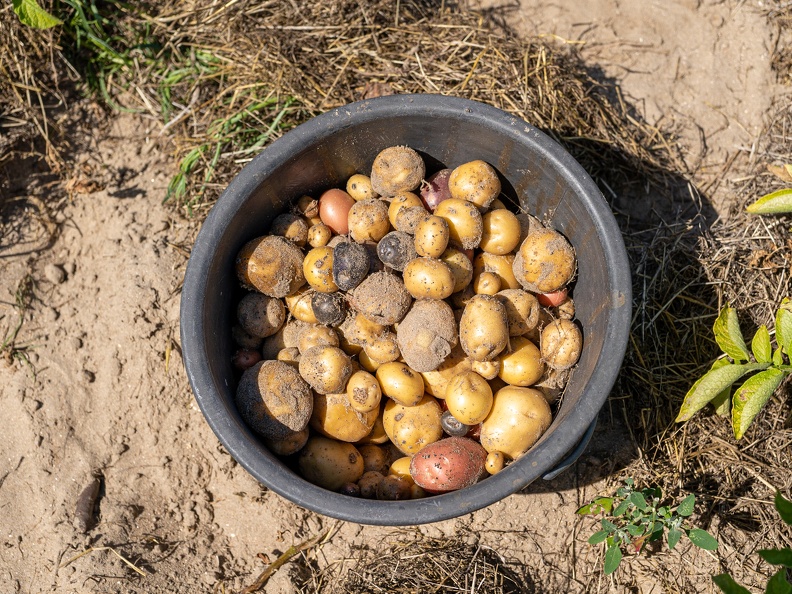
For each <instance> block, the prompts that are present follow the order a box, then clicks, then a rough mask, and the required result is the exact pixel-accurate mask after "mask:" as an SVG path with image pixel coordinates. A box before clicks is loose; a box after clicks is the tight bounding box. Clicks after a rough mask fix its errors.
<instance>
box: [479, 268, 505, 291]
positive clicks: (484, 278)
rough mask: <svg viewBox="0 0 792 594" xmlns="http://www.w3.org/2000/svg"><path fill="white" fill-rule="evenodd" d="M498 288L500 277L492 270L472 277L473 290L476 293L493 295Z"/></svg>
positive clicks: (499, 286)
mask: <svg viewBox="0 0 792 594" xmlns="http://www.w3.org/2000/svg"><path fill="white" fill-rule="evenodd" d="M500 288H501V280H500V277H499V276H498V275H497V274H495V273H494V272H487V271H484V272H482V273H480V274H478V275H477V276H474V277H473V290H474V291H475V292H476V294H477V295H494V294H495V293H497V292H498V291H500Z"/></svg>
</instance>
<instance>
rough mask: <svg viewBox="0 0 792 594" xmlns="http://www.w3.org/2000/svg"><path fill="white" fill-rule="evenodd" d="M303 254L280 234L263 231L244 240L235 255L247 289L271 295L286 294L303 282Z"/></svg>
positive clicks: (240, 279)
mask: <svg viewBox="0 0 792 594" xmlns="http://www.w3.org/2000/svg"><path fill="white" fill-rule="evenodd" d="M302 265H303V254H302V252H301V251H300V248H298V247H297V246H296V245H294V244H293V243H292V242H291V241H289V240H288V239H286V238H285V237H281V236H279V235H265V236H264V237H257V238H256V239H253V240H251V241H249V242H247V243H246V244H245V245H244V246H242V249H241V250H240V251H239V254H238V255H237V258H236V272H237V276H238V277H239V281H240V282H241V283H242V286H243V287H245V288H246V289H256V290H257V291H260V292H262V293H264V294H265V295H269V296H270V297H285V296H286V295H290V294H291V293H294V292H295V291H296V290H297V289H299V288H300V287H302V286H303V285H304V284H305V276H304V275H303V268H302Z"/></svg>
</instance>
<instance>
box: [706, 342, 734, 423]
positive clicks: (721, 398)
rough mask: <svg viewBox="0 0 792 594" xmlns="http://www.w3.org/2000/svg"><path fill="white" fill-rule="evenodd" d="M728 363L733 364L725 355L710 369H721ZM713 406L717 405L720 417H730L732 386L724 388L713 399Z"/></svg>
mask: <svg viewBox="0 0 792 594" xmlns="http://www.w3.org/2000/svg"><path fill="white" fill-rule="evenodd" d="M726 365H731V363H729V360H728V359H726V358H725V357H724V358H723V359H718V360H717V361H715V362H714V363H713V364H712V367H710V369H711V370H712V369H719V368H721V367H725V366H726ZM712 406H714V407H715V414H716V415H718V416H719V417H728V416H729V415H730V414H731V386H729V387H727V388H726V389H725V390H722V391H721V392H720V393H719V394H718V395H717V396H715V398H713V399H712Z"/></svg>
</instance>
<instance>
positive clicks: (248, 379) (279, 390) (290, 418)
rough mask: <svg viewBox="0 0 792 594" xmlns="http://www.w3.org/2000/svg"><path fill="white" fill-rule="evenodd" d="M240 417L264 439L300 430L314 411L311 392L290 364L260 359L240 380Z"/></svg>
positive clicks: (237, 399)
mask: <svg viewBox="0 0 792 594" xmlns="http://www.w3.org/2000/svg"><path fill="white" fill-rule="evenodd" d="M235 401H236V405H237V409H238V410H239V414H240V416H241V417H242V419H243V420H244V421H245V423H247V425H248V426H249V427H250V428H251V429H253V431H255V432H256V433H258V434H259V435H261V436H262V437H264V438H265V439H272V440H281V439H285V438H287V437H289V436H290V435H291V434H293V433H295V432H299V431H302V430H303V429H305V427H306V425H307V424H308V420H309V419H310V418H311V413H312V412H313V393H312V392H311V388H310V386H309V385H308V383H307V382H306V381H305V380H304V379H303V378H302V377H300V374H299V373H298V372H297V370H296V369H294V368H293V367H292V366H291V365H289V364H287V363H283V362H282V361H260V362H259V363H256V364H255V365H254V366H253V367H250V368H249V369H247V370H246V371H245V372H244V373H243V374H242V378H241V379H240V380H239V386H238V387H237V391H236V397H235Z"/></svg>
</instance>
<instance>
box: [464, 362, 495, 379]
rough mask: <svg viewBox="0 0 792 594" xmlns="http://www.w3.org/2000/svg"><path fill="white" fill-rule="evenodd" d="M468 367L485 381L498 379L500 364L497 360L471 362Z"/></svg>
mask: <svg viewBox="0 0 792 594" xmlns="http://www.w3.org/2000/svg"><path fill="white" fill-rule="evenodd" d="M470 367H471V369H472V370H473V371H475V372H476V373H478V374H479V375H480V376H481V377H483V378H484V379H485V380H491V379H495V378H496V377H498V373H499V372H500V368H501V363H500V361H499V360H498V359H494V360H492V361H473V362H472V363H471V364H470Z"/></svg>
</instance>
